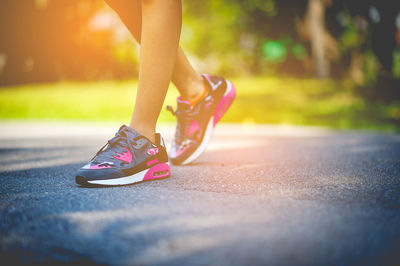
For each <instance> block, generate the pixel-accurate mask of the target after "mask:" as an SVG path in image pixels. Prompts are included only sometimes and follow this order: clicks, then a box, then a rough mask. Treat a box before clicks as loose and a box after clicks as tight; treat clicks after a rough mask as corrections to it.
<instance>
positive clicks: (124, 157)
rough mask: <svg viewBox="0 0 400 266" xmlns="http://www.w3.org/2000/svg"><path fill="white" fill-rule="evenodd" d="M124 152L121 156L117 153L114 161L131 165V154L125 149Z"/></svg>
mask: <svg viewBox="0 0 400 266" xmlns="http://www.w3.org/2000/svg"><path fill="white" fill-rule="evenodd" d="M124 149H125V150H126V152H123V153H122V154H120V153H118V152H117V155H118V156H115V155H114V158H115V159H118V160H120V161H124V162H127V163H131V162H132V153H131V151H130V150H128V149H127V148H124Z"/></svg>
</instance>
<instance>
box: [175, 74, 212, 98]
mask: <svg viewBox="0 0 400 266" xmlns="http://www.w3.org/2000/svg"><path fill="white" fill-rule="evenodd" d="M185 89H186V90H185V91H184V93H182V94H181V97H182V100H186V101H189V102H191V101H193V100H196V99H198V98H199V97H201V95H203V94H204V91H205V90H206V86H205V84H204V80H203V78H202V77H201V76H196V77H195V78H192V79H191V80H190V81H188V82H187V85H186V88H185Z"/></svg>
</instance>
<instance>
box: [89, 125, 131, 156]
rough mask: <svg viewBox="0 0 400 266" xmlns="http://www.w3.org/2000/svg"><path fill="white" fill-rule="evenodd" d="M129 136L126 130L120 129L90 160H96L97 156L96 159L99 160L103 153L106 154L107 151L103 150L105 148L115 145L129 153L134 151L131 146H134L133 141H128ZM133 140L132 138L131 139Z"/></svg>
mask: <svg viewBox="0 0 400 266" xmlns="http://www.w3.org/2000/svg"><path fill="white" fill-rule="evenodd" d="M129 135H131V133H130V132H129V131H128V129H127V128H120V130H118V132H117V133H116V134H115V136H114V137H113V138H112V139H109V140H108V141H107V143H106V144H105V145H104V146H103V147H101V148H100V150H99V151H98V152H97V153H96V155H95V156H94V157H93V158H92V160H93V159H94V158H96V157H97V156H98V159H101V155H102V153H103V152H106V151H107V150H104V148H105V147H106V146H108V145H109V146H110V147H111V148H112V147H115V146H116V145H119V146H121V147H122V148H128V149H129V150H130V151H131V152H133V151H134V149H133V146H132V144H134V145H135V144H136V142H135V140H133V141H131V142H132V144H131V142H130V141H128V136H129ZM132 139H133V138H132Z"/></svg>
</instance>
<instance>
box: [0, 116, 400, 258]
mask: <svg viewBox="0 0 400 266" xmlns="http://www.w3.org/2000/svg"><path fill="white" fill-rule="evenodd" d="M118 126H119V125H111V124H107V125H101V124H91V125H85V124H57V123H53V124H50V123H48V124H43V123H42V124H36V123H27V124H21V123H5V122H2V123H0V184H1V188H0V191H1V192H0V257H1V261H4V260H8V261H10V262H13V263H17V262H25V263H50V264H58V263H60V264H62V263H65V262H74V263H85V264H90V263H93V264H103V263H104V264H117V265H119V264H123V265H125V264H132V265H265V264H267V265H282V264H284V265H287V264H289V265H299V264H307V265H309V264H311V265H355V264H360V265H385V264H386V265H389V264H400V135H395V134H382V133H380V134H378V133H371V132H357V131H346V132H341V131H329V130H324V129H321V128H307V127H290V126H240V125H237V126H234V125H220V126H219V127H218V128H217V130H216V132H215V134H214V136H213V138H212V141H211V142H212V143H211V144H210V146H209V148H208V149H207V151H206V152H205V153H204V154H203V155H202V156H201V157H200V158H199V159H198V160H197V161H196V162H195V163H193V164H191V165H189V166H179V167H178V166H173V167H172V177H171V178H169V179H165V180H159V181H153V182H145V183H141V184H138V185H133V186H126V187H114V188H82V187H79V186H78V185H76V184H75V182H74V173H75V171H76V170H77V169H78V168H79V167H80V166H81V165H83V164H84V163H85V162H86V161H87V160H88V159H90V158H91V157H92V155H93V154H94V153H95V152H96V151H97V150H98V149H99V148H100V147H101V145H103V144H104V143H105V141H106V140H107V139H109V138H111V137H112V136H113V135H114V133H115V131H116V130H117V129H118ZM159 130H160V131H161V132H162V133H164V135H165V137H166V139H167V142H170V141H171V137H172V133H173V128H172V127H171V126H168V125H165V126H161V127H160V129H159Z"/></svg>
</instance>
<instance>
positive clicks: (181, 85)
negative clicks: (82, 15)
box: [106, 0, 204, 101]
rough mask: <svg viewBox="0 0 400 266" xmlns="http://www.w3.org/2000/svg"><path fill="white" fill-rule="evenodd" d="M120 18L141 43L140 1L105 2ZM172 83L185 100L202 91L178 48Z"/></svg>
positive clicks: (200, 79)
mask: <svg viewBox="0 0 400 266" xmlns="http://www.w3.org/2000/svg"><path fill="white" fill-rule="evenodd" d="M106 2H107V4H108V5H110V6H111V7H112V8H113V9H114V10H115V11H116V12H117V13H118V15H119V16H120V18H121V20H122V21H123V22H124V24H125V25H126V27H127V28H128V29H129V31H130V32H131V33H132V35H133V37H134V38H135V39H136V41H137V42H138V43H141V29H142V6H141V0H106ZM172 82H173V83H174V84H175V86H176V87H177V88H178V90H179V93H180V94H181V96H182V98H183V99H185V100H189V101H190V100H192V99H195V98H197V97H198V96H199V95H201V94H202V93H203V91H204V83H203V79H202V78H201V76H200V75H199V74H198V73H197V72H196V71H195V70H194V69H193V67H192V65H191V64H190V63H189V61H188V59H187V57H186V55H185V53H184V52H183V50H182V49H181V48H180V47H179V48H178V52H177V56H176V63H175V68H174V71H173V75H172Z"/></svg>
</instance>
